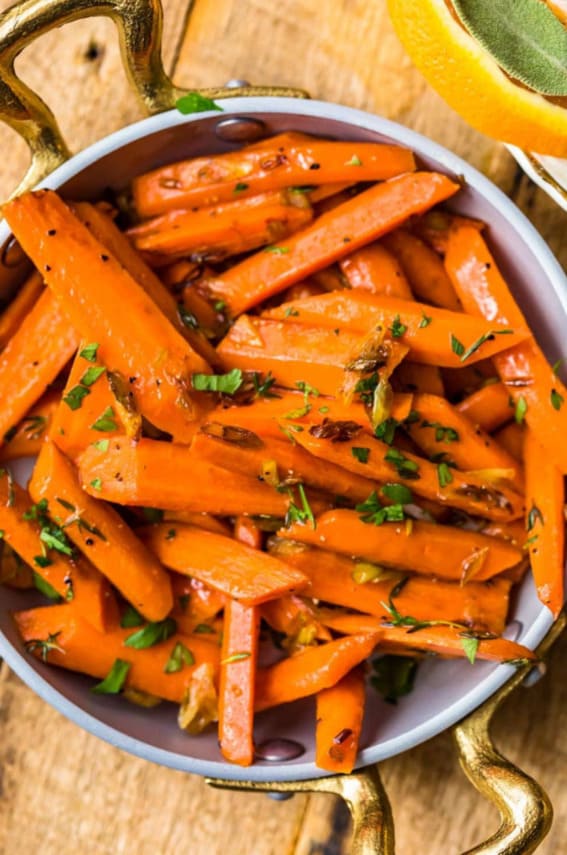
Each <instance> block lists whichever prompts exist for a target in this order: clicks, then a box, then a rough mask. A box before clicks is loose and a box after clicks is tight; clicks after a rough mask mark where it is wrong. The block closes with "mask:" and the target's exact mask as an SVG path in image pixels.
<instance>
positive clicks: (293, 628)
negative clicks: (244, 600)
mask: <svg viewBox="0 0 567 855" xmlns="http://www.w3.org/2000/svg"><path fill="white" fill-rule="evenodd" d="M260 614H261V615H262V618H263V619H264V620H265V621H266V623H267V624H268V625H269V626H271V627H272V629H275V630H276V631H277V632H281V633H283V634H284V635H286V636H287V641H286V645H285V646H286V647H291V648H292V649H293V648H294V647H295V648H298V647H303V646H305V645H306V644H311V643H312V642H313V640H314V639H316V638H318V639H320V640H322V641H330V640H331V633H330V632H329V630H328V629H325V627H324V626H322V625H321V623H320V621H319V619H318V617H317V614H316V612H315V609H314V608H313V607H312V606H310V605H309V602H308V601H307V600H305V599H304V598H303V597H300V596H298V595H297V594H288V595H287V596H284V597H278V598H277V600H270V602H269V603H264V604H263V605H262V607H261V609H260Z"/></svg>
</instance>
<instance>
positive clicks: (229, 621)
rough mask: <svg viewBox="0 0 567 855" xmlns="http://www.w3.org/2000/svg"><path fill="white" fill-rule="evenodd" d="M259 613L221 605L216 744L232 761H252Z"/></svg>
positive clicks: (253, 608)
mask: <svg viewBox="0 0 567 855" xmlns="http://www.w3.org/2000/svg"><path fill="white" fill-rule="evenodd" d="M259 630H260V613H259V610H258V607H257V606H244V605H242V603H239V602H237V601H236V600H229V601H228V602H227V604H226V606H225V608H224V623H223V636H222V654H221V665H220V685H219V746H220V750H221V754H222V755H223V757H225V759H226V760H228V761H229V762H231V763H237V764H238V765H239V766H250V765H251V764H252V762H253V761H254V733H253V731H254V694H255V679H256V668H257V664H258V633H259Z"/></svg>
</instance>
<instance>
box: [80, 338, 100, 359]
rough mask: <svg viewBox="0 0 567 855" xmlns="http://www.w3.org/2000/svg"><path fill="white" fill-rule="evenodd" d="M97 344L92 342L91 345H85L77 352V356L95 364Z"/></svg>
mask: <svg viewBox="0 0 567 855" xmlns="http://www.w3.org/2000/svg"><path fill="white" fill-rule="evenodd" d="M99 346H100V345H99V344H97V343H96V342H93V343H92V344H87V345H85V347H83V349H82V350H81V351H79V356H82V357H83V359H86V360H87V362H96V355H97V352H98V349H99Z"/></svg>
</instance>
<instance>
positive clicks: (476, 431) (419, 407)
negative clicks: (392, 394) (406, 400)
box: [406, 387, 523, 492]
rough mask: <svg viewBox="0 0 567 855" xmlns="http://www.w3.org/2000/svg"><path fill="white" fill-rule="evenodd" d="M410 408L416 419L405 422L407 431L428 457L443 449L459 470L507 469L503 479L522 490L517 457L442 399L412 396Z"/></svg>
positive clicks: (520, 471) (520, 472) (521, 477)
mask: <svg viewBox="0 0 567 855" xmlns="http://www.w3.org/2000/svg"><path fill="white" fill-rule="evenodd" d="M488 388H490V387H488ZM413 409H414V411H415V412H416V413H418V414H419V420H417V419H416V420H415V421H412V423H411V424H408V425H407V426H406V430H407V431H408V433H409V435H410V436H411V438H412V439H413V441H414V442H415V444H416V445H417V446H418V447H419V448H420V449H421V451H422V452H424V453H425V455H426V456H427V457H429V458H431V457H432V456H433V455H435V454H439V452H442V451H445V452H446V454H447V455H448V457H450V458H451V460H453V461H454V462H455V463H456V464H457V466H458V467H459V469H467V470H471V469H501V470H508V472H509V474H508V475H504V476H503V478H504V480H507V481H509V482H510V483H511V484H513V485H514V487H515V488H516V490H517V491H518V492H522V491H523V476H522V469H521V466H519V465H518V462H517V460H516V458H514V457H513V456H512V455H511V454H509V453H508V451H506V449H505V448H502V447H501V446H500V445H499V444H498V442H497V441H496V440H495V439H492V437H490V435H489V434H487V433H485V432H484V431H483V430H482V429H481V428H480V427H477V426H475V425H474V423H473V422H471V421H469V419H468V418H467V417H466V416H464V415H462V414H461V413H460V412H459V411H458V409H457V408H456V407H452V406H451V404H450V403H449V402H448V401H446V400H445V398H439V397H437V396H436V395H415V396H414V400H413Z"/></svg>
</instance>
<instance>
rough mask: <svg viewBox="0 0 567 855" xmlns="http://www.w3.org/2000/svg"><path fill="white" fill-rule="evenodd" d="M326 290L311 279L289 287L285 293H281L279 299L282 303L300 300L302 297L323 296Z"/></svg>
mask: <svg viewBox="0 0 567 855" xmlns="http://www.w3.org/2000/svg"><path fill="white" fill-rule="evenodd" d="M326 290H327V289H326V288H324V287H323V285H320V284H319V283H318V282H316V281H315V280H314V279H313V278H311V279H306V280H305V281H304V282H298V283H297V285H291V286H290V287H289V288H287V289H286V290H285V291H282V293H281V294H280V297H281V299H282V302H283V303H287V302H288V301H289V300H302V299H303V298H304V297H314V296H315V295H316V294H324V293H325V291H326Z"/></svg>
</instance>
